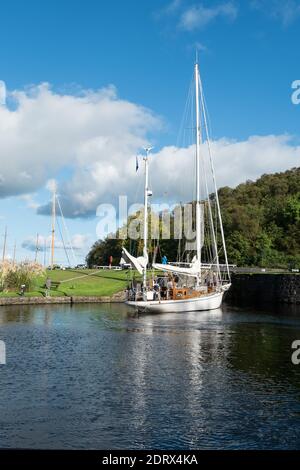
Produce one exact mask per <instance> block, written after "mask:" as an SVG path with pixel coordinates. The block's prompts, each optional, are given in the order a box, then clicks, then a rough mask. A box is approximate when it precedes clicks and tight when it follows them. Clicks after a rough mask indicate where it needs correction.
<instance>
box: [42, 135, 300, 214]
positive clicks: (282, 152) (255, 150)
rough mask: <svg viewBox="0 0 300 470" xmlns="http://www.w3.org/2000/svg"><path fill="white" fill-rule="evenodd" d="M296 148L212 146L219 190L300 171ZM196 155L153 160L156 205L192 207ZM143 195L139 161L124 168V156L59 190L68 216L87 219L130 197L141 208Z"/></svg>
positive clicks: (275, 140)
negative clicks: (183, 203)
mask: <svg viewBox="0 0 300 470" xmlns="http://www.w3.org/2000/svg"><path fill="white" fill-rule="evenodd" d="M292 144H293V142H292V138H291V137H290V136H287V135H281V136H274V135H269V136H252V137H249V139H247V140H244V141H236V140H229V139H226V138H223V139H219V140H216V141H214V142H212V153H213V156H214V162H215V171H216V176H217V183H218V186H219V187H221V186H225V185H229V186H236V185H237V184H239V183H241V182H244V181H246V180H248V179H252V180H255V179H257V178H258V177H259V176H261V175H262V174H263V173H272V172H277V171H284V170H286V169H288V168H292V167H296V166H299V165H300V146H293V145H292ZM194 155H195V149H194V146H190V147H187V148H177V147H172V146H169V147H164V148H163V149H161V150H160V151H159V152H157V153H153V154H152V155H151V156H150V183H151V188H152V190H153V202H156V201H160V202H162V201H165V202H179V201H189V200H191V199H192V198H193V197H194V196H195V193H194V191H193V189H194V187H195V181H194V174H195V172H194V169H195V164H194V160H195V157H194ZM201 155H202V156H203V159H204V161H205V162H207V159H208V153H207V145H206V144H203V145H202V148H201ZM141 163H142V162H141ZM141 166H142V165H141ZM120 169H121V171H120ZM91 182H93V183H92V184H91ZM137 188H139V190H137ZM142 189H143V171H142V168H140V170H139V172H138V173H136V172H135V157H134V156H131V157H129V158H128V161H127V163H126V164H125V165H123V166H122V155H120V156H119V160H118V161H116V162H111V161H107V160H106V161H102V162H101V163H99V164H98V163H97V164H95V165H94V166H93V167H91V168H90V170H89V171H87V172H86V175H83V174H82V172H81V170H80V171H79V172H78V173H76V175H75V177H74V178H73V179H72V180H71V181H70V182H69V183H67V185H65V186H64V188H61V197H60V199H61V203H62V206H63V211H64V215H67V216H69V217H74V216H76V215H81V216H86V215H89V214H93V215H94V214H95V211H96V207H97V205H98V204H102V203H114V204H116V206H117V202H118V196H119V195H127V196H128V200H129V203H132V202H138V203H142V202H143V192H142ZM212 189H213V187H212V186H209V190H212ZM50 209H51V206H50V205H49V207H46V208H45V207H44V208H42V211H45V210H46V211H48V212H50Z"/></svg>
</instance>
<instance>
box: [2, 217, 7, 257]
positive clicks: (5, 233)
mask: <svg viewBox="0 0 300 470" xmlns="http://www.w3.org/2000/svg"><path fill="white" fill-rule="evenodd" d="M6 240H7V226H6V227H5V232H4V243H3V251H2V263H3V262H4V260H5V255H6Z"/></svg>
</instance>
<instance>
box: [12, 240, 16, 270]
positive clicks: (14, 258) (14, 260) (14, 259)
mask: <svg viewBox="0 0 300 470" xmlns="http://www.w3.org/2000/svg"><path fill="white" fill-rule="evenodd" d="M16 248H17V242H16V240H15V244H14V254H13V266H14V265H15V263H16Z"/></svg>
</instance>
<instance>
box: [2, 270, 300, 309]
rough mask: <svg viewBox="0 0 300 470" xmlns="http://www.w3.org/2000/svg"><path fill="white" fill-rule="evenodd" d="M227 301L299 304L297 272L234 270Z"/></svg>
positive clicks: (15, 299)
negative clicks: (246, 271) (245, 271)
mask: <svg viewBox="0 0 300 470" xmlns="http://www.w3.org/2000/svg"><path fill="white" fill-rule="evenodd" d="M225 299H226V303H228V304H230V305H236V306H243V305H261V304H293V305H297V304H298V305H299V304H300V275H299V274H292V273H291V274H288V273H278V274H275V273H234V274H232V286H231V288H230V290H229V292H227V293H226V297H225ZM124 300H125V290H124V289H122V290H120V291H119V292H117V293H115V294H113V295H111V296H108V295H103V296H91V295H85V296H79V295H73V296H72V295H64V296H61V295H60V296H53V295H52V296H51V297H42V296H39V297H35V296H24V297H21V296H12V297H0V306H1V305H43V304H45V305H48V304H71V305H72V304H80V303H115V302H124Z"/></svg>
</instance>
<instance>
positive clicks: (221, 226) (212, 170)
mask: <svg viewBox="0 0 300 470" xmlns="http://www.w3.org/2000/svg"><path fill="white" fill-rule="evenodd" d="M199 86H200V99H201V102H202V108H203V113H204V116H203V117H204V126H205V131H206V136H207V145H208V153H209V160H210V167H211V173H212V178H213V183H214V189H215V194H216V203H217V208H218V215H219V221H220V230H221V237H222V243H223V250H224V256H225V263H226V267H227V274H228V278H229V280H230V278H231V276H230V271H229V265H228V258H227V250H226V242H225V235H224V230H223V223H222V215H221V209H220V201H219V195H218V188H217V182H216V178H215V169H214V163H213V159H212V152H211V145H210V138H209V131H208V125H207V119H206V113H205V109H204V101H203V89H202V81H201V77H200V72H199Z"/></svg>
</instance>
